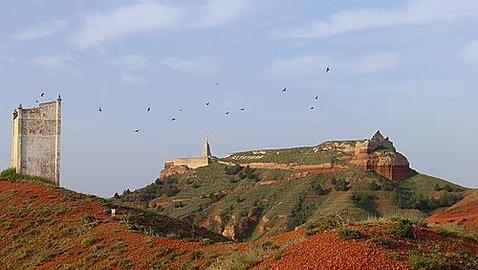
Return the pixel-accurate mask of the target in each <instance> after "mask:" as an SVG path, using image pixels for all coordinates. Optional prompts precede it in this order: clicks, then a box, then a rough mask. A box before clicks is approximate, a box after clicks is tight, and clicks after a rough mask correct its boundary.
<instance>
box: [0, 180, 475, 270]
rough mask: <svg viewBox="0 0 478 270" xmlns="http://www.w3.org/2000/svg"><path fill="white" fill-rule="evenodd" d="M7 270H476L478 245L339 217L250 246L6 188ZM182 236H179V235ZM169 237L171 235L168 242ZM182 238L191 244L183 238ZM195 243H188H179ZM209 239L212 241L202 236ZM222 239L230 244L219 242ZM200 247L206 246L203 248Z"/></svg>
mask: <svg viewBox="0 0 478 270" xmlns="http://www.w3.org/2000/svg"><path fill="white" fill-rule="evenodd" d="M0 203H1V204H2V208H0V220H1V226H0V264H1V265H2V269H184V270H186V269H211V270H213V269H344V270H348V269H350V270H352V269H477V267H478V257H477V256H476V254H477V253H478V237H477V236H475V235H472V234H463V233H459V232H455V231H447V230H438V231H437V230H433V229H429V228H427V227H426V226H425V225H424V224H422V223H413V222H411V221H409V220H401V219H399V218H387V219H385V218H381V219H372V220H367V221H365V222H356V223H348V222H345V221H344V220H342V219H339V218H338V217H334V218H331V219H327V220H323V221H322V222H320V223H316V224H313V225H310V226H307V227H304V228H302V229H298V230H294V231H291V232H287V233H283V234H279V235H277V236H274V237H265V238H263V239H261V240H257V241H250V242H248V243H242V244H238V243H233V242H226V243H220V242H216V243H214V241H212V240H211V237H212V238H214V234H211V233H210V232H207V231H201V230H200V228H197V227H195V229H196V230H197V232H196V234H195V235H196V236H195V237H192V236H191V235H189V236H188V235H183V234H187V231H188V230H187V229H186V227H189V226H190V224H186V225H185V224H183V223H182V222H180V221H177V220H172V219H167V218H164V219H162V216H160V215H156V214H154V213H149V215H148V218H147V219H146V221H147V220H149V221H156V220H158V219H161V223H163V224H162V226H157V227H155V226H152V227H150V228H149V229H145V227H144V226H148V224H145V223H143V222H142V221H145V220H143V219H133V220H131V218H129V216H130V215H139V216H141V215H143V214H144V215H147V213H145V212H144V211H141V210H139V209H134V208H115V209H118V210H119V211H118V212H119V213H118V214H119V216H117V217H111V214H110V210H111V207H117V206H114V205H112V204H111V203H110V202H104V201H103V200H101V199H98V198H96V197H94V196H87V195H83V194H79V193H75V192H72V191H68V190H64V189H61V188H57V187H54V186H51V185H45V184H42V183H32V182H28V181H3V180H0ZM173 234H174V235H173ZM164 235H167V237H166V236H164ZM181 235H183V236H181ZM180 237H186V238H185V239H177V238H180ZM203 237H209V238H203ZM215 238H216V239H217V240H223V238H222V237H220V236H216V237H215ZM196 239H198V240H199V239H200V241H197V240H196Z"/></svg>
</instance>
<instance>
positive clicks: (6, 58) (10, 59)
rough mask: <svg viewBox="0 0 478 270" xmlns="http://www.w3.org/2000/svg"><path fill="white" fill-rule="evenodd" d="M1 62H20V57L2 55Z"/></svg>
mask: <svg viewBox="0 0 478 270" xmlns="http://www.w3.org/2000/svg"><path fill="white" fill-rule="evenodd" d="M0 62H4V63H7V64H16V63H18V59H17V58H16V57H13V56H2V57H0Z"/></svg>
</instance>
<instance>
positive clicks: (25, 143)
mask: <svg viewBox="0 0 478 270" xmlns="http://www.w3.org/2000/svg"><path fill="white" fill-rule="evenodd" d="M60 110H61V100H58V101H53V102H47V103H42V104H40V105H39V107H37V108H32V109H21V108H19V109H17V110H16V114H17V116H16V118H15V119H14V126H13V140H12V141H13V145H12V146H13V150H12V167H15V168H16V169H17V172H18V173H22V174H28V175H34V176H40V177H42V178H45V179H48V180H50V181H51V182H53V183H55V184H59V181H60V170H59V162H60V149H59V147H60V128H61V120H60V119H61V115H60ZM14 117H15V116H14Z"/></svg>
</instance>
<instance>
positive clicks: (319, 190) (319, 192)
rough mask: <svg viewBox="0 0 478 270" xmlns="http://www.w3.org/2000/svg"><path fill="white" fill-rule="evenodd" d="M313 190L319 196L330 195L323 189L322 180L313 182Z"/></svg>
mask: <svg viewBox="0 0 478 270" xmlns="http://www.w3.org/2000/svg"><path fill="white" fill-rule="evenodd" d="M312 190H313V191H314V193H315V194H317V195H319V196H321V195H326V194H327V193H328V191H327V190H325V189H324V188H323V187H322V184H321V181H320V179H316V180H314V181H313V182H312Z"/></svg>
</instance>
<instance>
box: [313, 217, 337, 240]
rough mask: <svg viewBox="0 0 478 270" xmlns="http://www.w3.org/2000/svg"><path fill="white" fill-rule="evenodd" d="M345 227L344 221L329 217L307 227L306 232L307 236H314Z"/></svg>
mask: <svg viewBox="0 0 478 270" xmlns="http://www.w3.org/2000/svg"><path fill="white" fill-rule="evenodd" d="M344 225H345V221H344V220H343V219H342V218H340V216H331V217H327V218H324V219H321V220H319V222H318V223H314V224H312V225H310V226H308V228H309V230H307V232H306V234H307V235H309V236H310V235H314V234H316V233H318V232H321V231H325V230H331V229H335V228H339V227H342V226H344Z"/></svg>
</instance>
